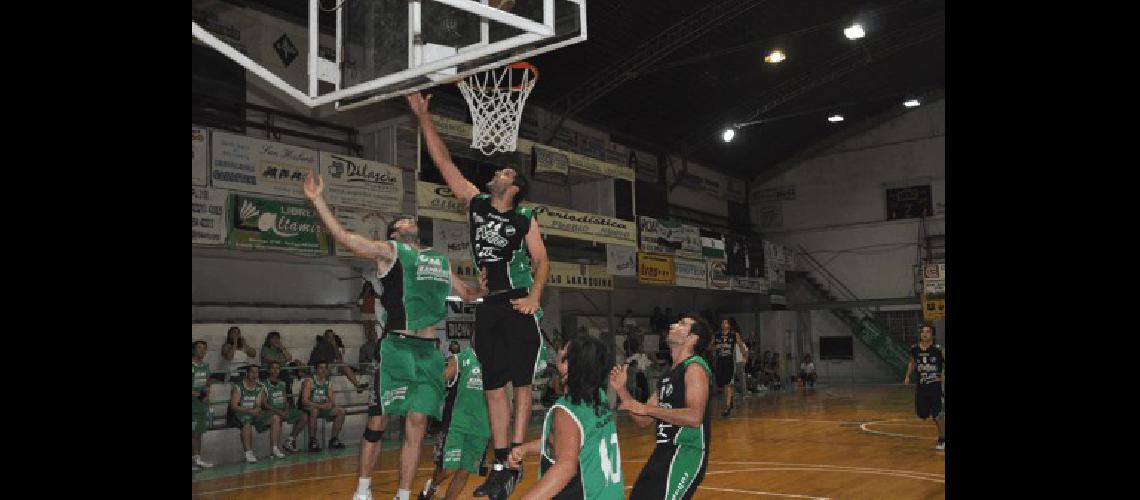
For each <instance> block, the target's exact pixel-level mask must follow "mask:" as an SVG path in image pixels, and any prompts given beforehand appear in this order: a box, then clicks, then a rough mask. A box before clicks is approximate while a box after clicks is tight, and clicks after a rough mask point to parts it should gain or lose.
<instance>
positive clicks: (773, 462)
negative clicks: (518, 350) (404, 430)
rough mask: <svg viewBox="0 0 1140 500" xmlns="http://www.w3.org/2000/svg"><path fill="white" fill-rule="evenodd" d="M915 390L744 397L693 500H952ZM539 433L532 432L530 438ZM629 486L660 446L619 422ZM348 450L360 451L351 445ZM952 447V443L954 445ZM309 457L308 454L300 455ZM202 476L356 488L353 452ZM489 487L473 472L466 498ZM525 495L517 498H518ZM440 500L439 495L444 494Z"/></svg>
mask: <svg viewBox="0 0 1140 500" xmlns="http://www.w3.org/2000/svg"><path fill="white" fill-rule="evenodd" d="M913 398H914V396H913V389H912V388H910V387H906V386H902V385H892V386H836V387H824V386H820V387H817V388H815V389H812V390H804V391H800V390H791V391H783V392H781V393H779V394H770V393H769V394H765V395H762V396H752V397H750V398H746V399H743V400H741V399H740V398H738V401H737V408H736V410H734V411H733V413H732V415H731V416H730V417H728V418H722V417H721V416H720V412H719V410H720V404H719V401H720V398H719V397H718V398H717V400H718V403H717V406H716V407H715V409H716V410H717V413H716V414H715V415H714V417H713V426H712V444H711V446H710V455H709V467H708V473H707V475H706V476H705V479H704V482H703V483H702V484H701V487H700V489H698V491H697V493H696V495H695V496H694V498H695V499H717V498H752V497H769V498H834V499H839V498H867V499H871V498H874V499H883V498H891V499H894V498H899V499H910V498H945V495H946V494H945V492H946V488H945V452H942V451H936V450H934V445H935V441H936V438H937V435H938V433H937V430H936V429H935V427H934V424H933V423H932V422H930V421H929V420H928V421H920V420H918V418H917V417H915V416H914V409H913V408H914V399H913ZM537 435H538V430H537V427H532V429H531V433H530V434H529V435H528V438H530V439H533V438H534V437H536V436H537ZM618 436H619V440H620V444H621V457H622V467H623V470H624V474H625V485H626V487H627V489H628V488H630V487H632V486H633V482H634V480H635V479H636V478H637V474H638V473H639V472H640V471H641V468H642V466H643V465H644V463H645V460H646V459H647V458H648V457H649V454H650V453H651V452H652V450H653V445H654V436H653V432H652V430H651V428H645V429H639V428H637V427H636V426H634V425H633V424H632V422H631V421H630V420H629V419H628V418H626V417H624V416H622V417H621V418H619V421H618ZM345 441H346V443H348V444H350V448H349V450H347V451H352V452H354V453H355V450H354V449H353V448H352V447H351V442H350V441H349V440H347V439H346V440H345ZM951 446H952V445H951ZM302 454H303V453H302ZM430 459H431V445H430V444H428V445H426V446H425V447H424V450H423V453H422V454H421V455H420V460H421V464H420V469H419V471H418V473H417V476H416V480H415V483H414V486H413V492H412V498H415V495H416V494H417V493H418V492H419V490H420V489H422V488H423V485H424V482H426V480H427V478H428V476H429V475H430V474H431V466H432V465H431V463H430ZM291 461H292V459H287V463H286V464H282V465H280V466H275V467H273V468H270V469H263V470H256V471H248V472H243V471H241V466H230V467H233V468H234V470H235V473H234V474H233V475H230V476H228V477H220V478H214V479H202V480H198V479H196V480H195V481H194V482H193V496H194V498H195V499H209V500H214V499H217V500H222V499H227V500H228V499H286V498H288V499H294V498H305V499H309V498H314V499H316V498H321V499H323V498H333V499H344V500H349V499H351V498H352V493H353V491H354V490H355V488H356V474H355V470H356V464H357V459H356V456H355V454H353V455H351V456H342V457H337V458H329V459H328V460H320V461H307V462H305V463H288V462H291ZM397 461H398V450H394V451H385V452H383V453H382V455H381V458H380V466H379V467H378V471H377V472H376V473H375V475H374V476H373V482H372V492H373V495H374V497H375V498H376V499H377V500H389V499H391V498H392V497H393V496H394V495H395V490H396V479H397V478H396V471H395V469H396V467H397ZM537 467H538V463H537V458H535V457H531V458H530V460H529V461H528V462H525V469H526V478H525V479H524V480H523V481H522V483H521V485H520V486H519V490H518V491H526V490H527V489H529V487H530V486H531V485H533V484H534V482H535V481H536V477H535V475H536V474H537V472H536V471H537ZM482 481H483V478H482V477H479V476H473V477H472V478H471V479H470V480H468V482H467V487H466V488H465V490H464V494H463V495H461V496H460V498H471V496H470V492H471V490H472V489H474V488H475V486H477V485H478V484H480V483H481V482H482ZM517 496H519V494H518V492H516V494H515V495H512V497H517ZM437 498H439V496H438V495H437Z"/></svg>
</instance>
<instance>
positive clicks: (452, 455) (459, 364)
mask: <svg viewBox="0 0 1140 500" xmlns="http://www.w3.org/2000/svg"><path fill="white" fill-rule="evenodd" d="M456 347H458V344H456ZM443 378H444V380H446V381H447V387H448V389H447V399H446V401H445V402H444V406H443V420H442V422H443V429H444V432H443V433H441V435H440V436H439V440H438V441H437V442H436V446H435V457H434V461H435V472H434V473H433V474H432V478H431V479H429V480H428V482H427V484H426V485H425V486H424V489H423V491H422V492H421V493H420V496H419V499H418V500H431V499H432V497H433V496H434V495H435V492H436V490H437V489H438V488H439V485H440V484H442V483H443V481H445V480H446V479H447V477H448V476H450V475H451V471H455V477H454V479H452V480H451V486H448V488H447V494H446V496H445V498H446V499H447V500H455V499H456V498H458V497H459V492H460V491H462V490H463V487H464V486H465V485H466V484H467V477H468V475H469V473H470V474H477V473H478V472H479V462H480V461H481V459H482V458H483V456H484V455H485V454H486V449H487V442H488V441H489V440H490V437H491V428H490V423H489V422H488V420H487V398H486V396H484V395H483V368H482V366H481V365H480V364H479V358H478V357H476V356H475V350H474V349H472V348H471V347H467V348H466V349H463V350H461V351H459V352H457V353H455V355H454V356H451V357H450V358H448V360H447V368H445V369H444V373H443Z"/></svg>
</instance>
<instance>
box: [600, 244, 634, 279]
mask: <svg viewBox="0 0 1140 500" xmlns="http://www.w3.org/2000/svg"><path fill="white" fill-rule="evenodd" d="M606 271H607V272H609V273H610V274H612V275H614V276H637V249H636V248H634V247H627V246H621V245H613V244H607V245H606Z"/></svg>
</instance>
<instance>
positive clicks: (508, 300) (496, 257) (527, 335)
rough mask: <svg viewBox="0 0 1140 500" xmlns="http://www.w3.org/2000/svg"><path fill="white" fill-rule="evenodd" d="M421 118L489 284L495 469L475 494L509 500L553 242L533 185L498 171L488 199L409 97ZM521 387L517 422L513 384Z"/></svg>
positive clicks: (479, 348) (486, 310)
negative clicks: (545, 236) (530, 196)
mask: <svg viewBox="0 0 1140 500" xmlns="http://www.w3.org/2000/svg"><path fill="white" fill-rule="evenodd" d="M407 99H408V105H409V106H410V107H411V108H412V111H413V112H414V113H415V114H416V117H417V118H418V119H419V124H420V128H421V129H422V130H423V136H424V143H425V144H426V146H427V150H428V153H429V154H430V155H431V158H432V161H433V162H434V163H435V165H436V168H438V169H439V172H440V174H442V175H443V178H444V180H445V181H447V186H448V187H449V188H451V192H452V193H453V194H454V195H455V198H456V199H458V200H461V201H463V203H464V204H465V205H466V206H467V216H468V222H469V224H470V226H471V250H472V252H473V254H474V255H473V257H474V260H475V266H476V267H478V268H479V270H480V272H481V274H483V275H484V278H483V279H485V280H486V282H487V290H488V293H487V295H486V296H485V297H484V298H483V303H482V304H480V305H479V306H478V307H477V308H476V310H475V336H474V337H473V338H472V339H471V347H473V348H474V350H475V354H476V356H478V358H479V362H480V363H482V365H483V390H484V393H485V394H486V395H487V409H488V413H489V416H490V420H491V441H492V443H493V445H494V447H495V464H494V466H493V468H492V471H491V473H490V475H488V476H487V481H486V482H485V483H483V485H481V486H480V487H479V488H476V490H475V495H476V496H482V494H486V495H488V496H490V497H491V500H499V499H504V498H506V497H508V496H510V494H511V493H512V492H513V491H514V489H515V486H516V485H518V481H519V479H520V478H521V477H522V469H521V467H520V468H517V469H514V468H509V466H508V464H507V457H508V456H509V454H510V449H511V448H513V447H516V446H519V445H521V444H522V443H523V442H524V441H525V438H526V424H527V419H528V417H529V416H530V409H531V390H530V385H531V384H532V383H533V382H534V378H535V377H536V376H537V375H538V374H539V373H542V371H543V370H545V369H546V348H545V346H544V345H543V341H542V334H541V333H540V332H539V329H538V319H539V316H538V315H536V313H539V311H540V309H539V304H540V299H541V298H542V290H543V287H545V286H546V280H547V278H548V277H549V275H550V264H549V261H548V260H547V257H546V245H545V244H544V243H543V241H542V234H541V233H540V232H539V228H538V222H537V221H536V220H535V219H534V215H535V214H534V210H533V209H532V208H529V207H523V206H521V205H520V203H522V200H523V198H525V197H526V194H527V190H528V188H529V181H527V179H526V177H523V176H522V175H521V174H520V173H519V172H518V171H516V170H515V169H513V168H504V169H502V170H499V171H498V172H495V175H494V177H493V178H492V179H491V182H489V183H487V188H488V191H490V194H489V195H488V194H483V193H480V192H479V189H478V188H476V187H475V185H474V184H472V183H471V182H470V181H468V180H467V179H465V178H464V177H463V174H462V173H461V172H460V171H459V168H458V167H456V166H455V163H454V162H453V161H452V160H451V154H450V153H449V152H448V151H447V145H446V144H444V142H443V139H441V138H440V137H439V133H438V132H436V130H435V124H434V123H433V122H432V118H431V113H430V112H428V104H429V101H430V100H431V96H428V97H427V98H424V97H423V96H422V95H420V94H419V93H418V92H417V93H414V94H409V95H408V96H407ZM507 382H510V383H511V385H512V386H513V387H514V403H515V411H514V417H515V425H514V429H513V434H512V430H511V428H510V427H511V425H510V423H511V407H510V402H508V401H507V392H506V388H505V386H506V384H507Z"/></svg>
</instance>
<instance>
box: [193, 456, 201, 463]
mask: <svg viewBox="0 0 1140 500" xmlns="http://www.w3.org/2000/svg"><path fill="white" fill-rule="evenodd" d="M201 459H202V455H194V457H193V458H191V460H193V461H195V462H197V461H199V460H201Z"/></svg>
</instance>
